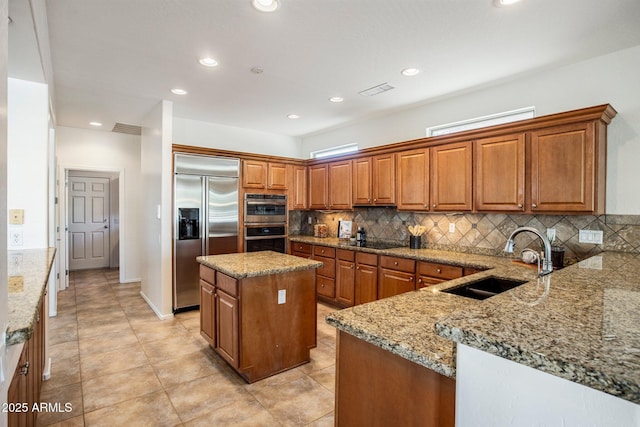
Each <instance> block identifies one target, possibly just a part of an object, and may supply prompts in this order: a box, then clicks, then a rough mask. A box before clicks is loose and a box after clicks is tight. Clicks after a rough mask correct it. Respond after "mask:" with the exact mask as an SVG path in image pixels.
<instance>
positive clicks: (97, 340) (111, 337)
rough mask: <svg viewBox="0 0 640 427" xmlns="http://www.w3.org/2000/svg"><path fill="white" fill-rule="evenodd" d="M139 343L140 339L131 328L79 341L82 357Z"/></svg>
mask: <svg viewBox="0 0 640 427" xmlns="http://www.w3.org/2000/svg"><path fill="white" fill-rule="evenodd" d="M137 343H138V337H136V334H134V333H133V331H132V330H131V328H128V329H127V330H124V331H122V332H114V333H111V334H105V335H98V336H95V337H88V338H82V339H80V340H79V348H80V356H86V355H88V354H95V353H104V352H106V351H112V350H116V349H118V348H123V347H129V346H131V345H133V344H137Z"/></svg>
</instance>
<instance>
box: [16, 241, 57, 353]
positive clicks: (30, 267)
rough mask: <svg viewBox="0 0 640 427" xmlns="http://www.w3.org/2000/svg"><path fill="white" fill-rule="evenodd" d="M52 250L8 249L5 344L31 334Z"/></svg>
mask: <svg viewBox="0 0 640 427" xmlns="http://www.w3.org/2000/svg"><path fill="white" fill-rule="evenodd" d="M55 254H56V250H55V248H44V249H26V250H21V251H14V250H11V251H8V255H9V256H8V270H9V271H8V272H9V295H8V306H9V316H8V317H9V324H8V329H7V344H9V345H13V344H19V343H22V342H25V341H28V340H29V338H31V335H32V334H33V328H34V325H35V320H36V314H37V312H38V306H39V304H40V301H41V300H42V298H43V296H44V295H45V291H46V289H47V281H48V280H49V273H50V272H51V266H52V265H53V260H54V258H55Z"/></svg>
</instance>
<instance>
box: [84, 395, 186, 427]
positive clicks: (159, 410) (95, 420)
mask: <svg viewBox="0 0 640 427" xmlns="http://www.w3.org/2000/svg"><path fill="white" fill-rule="evenodd" d="M84 418H85V423H86V425H87V426H106V427H113V426H131V427H134V426H135V427H138V426H150V427H164V426H167V427H169V426H176V425H179V424H180V419H179V418H178V415H177V414H176V412H175V410H174V409H173V407H172V406H171V402H170V401H169V398H168V397H167V395H166V393H165V392H164V391H159V392H156V393H153V394H149V395H146V396H142V397H139V398H135V399H132V400H128V401H126V402H122V403H119V404H117V405H114V406H109V407H106V408H102V409H99V410H96V411H93V412H88V413H86V414H85V416H84Z"/></svg>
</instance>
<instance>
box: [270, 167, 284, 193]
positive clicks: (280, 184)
mask: <svg viewBox="0 0 640 427" xmlns="http://www.w3.org/2000/svg"><path fill="white" fill-rule="evenodd" d="M267 188H269V189H270V190H286V189H287V165H285V164H284V163H271V162H269V163H268V164H267Z"/></svg>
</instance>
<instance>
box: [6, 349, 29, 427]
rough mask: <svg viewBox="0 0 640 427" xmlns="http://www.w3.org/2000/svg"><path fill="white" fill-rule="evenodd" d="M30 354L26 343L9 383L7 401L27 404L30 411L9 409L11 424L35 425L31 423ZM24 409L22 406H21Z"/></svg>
mask: <svg viewBox="0 0 640 427" xmlns="http://www.w3.org/2000/svg"><path fill="white" fill-rule="evenodd" d="M28 362H29V354H28V344H27V343H25V345H24V348H23V349H22V353H21V354H20V359H19V360H18V366H17V367H16V371H15V373H14V375H13V379H12V380H11V384H9V390H8V392H7V403H14V404H17V405H21V404H22V405H23V404H25V403H26V404H27V405H28V406H29V408H28V409H29V410H28V411H8V413H7V419H8V425H9V426H27V425H34V424H29V422H30V421H31V404H32V403H33V402H29V394H28V393H29V392H28V388H29V387H28V383H29V380H28V376H29V365H28ZM21 409H22V408H21Z"/></svg>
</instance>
